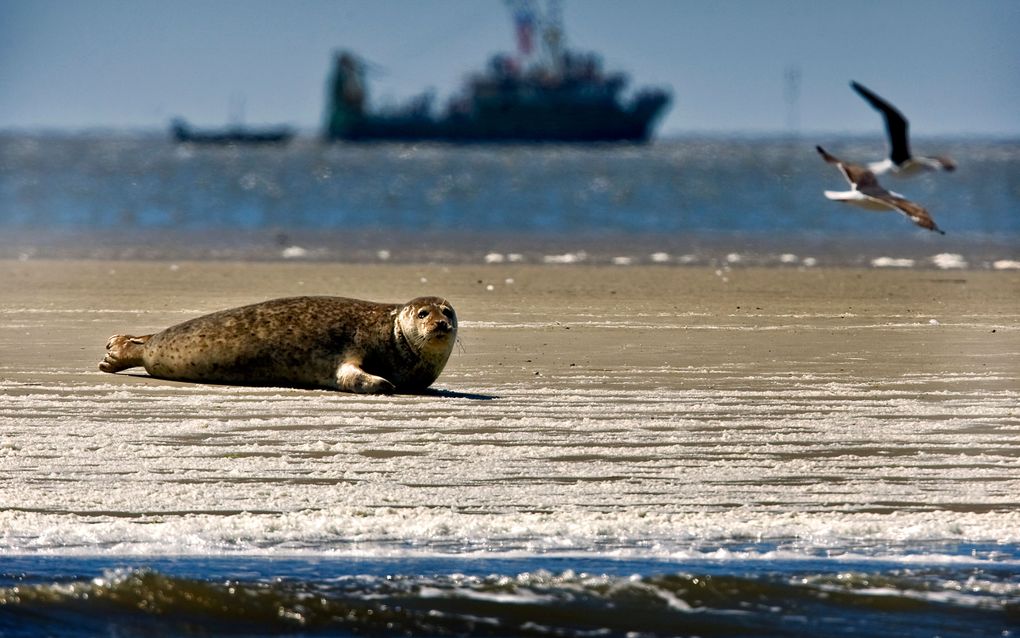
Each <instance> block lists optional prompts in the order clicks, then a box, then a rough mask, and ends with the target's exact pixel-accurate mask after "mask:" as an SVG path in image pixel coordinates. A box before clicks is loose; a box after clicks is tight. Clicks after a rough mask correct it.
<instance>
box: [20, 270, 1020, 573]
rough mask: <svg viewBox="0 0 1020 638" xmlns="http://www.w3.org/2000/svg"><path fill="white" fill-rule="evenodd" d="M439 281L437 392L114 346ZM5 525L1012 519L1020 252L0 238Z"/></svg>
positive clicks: (895, 531) (851, 528) (211, 534)
mask: <svg viewBox="0 0 1020 638" xmlns="http://www.w3.org/2000/svg"><path fill="white" fill-rule="evenodd" d="M304 294H328V295H339V296H349V297H357V298H365V299H372V300H375V301H391V302H392V301H406V300H408V299H410V298H412V297H415V296H418V295H422V294H436V295H441V296H445V297H447V298H448V299H449V300H450V301H451V303H452V304H453V305H454V307H455V308H456V310H457V313H458V316H459V318H460V335H459V341H460V345H459V346H458V347H457V348H456V349H455V351H454V354H453V356H452V357H451V360H450V362H449V364H448V365H447V367H446V370H445V371H444V373H443V374H442V375H441V376H440V378H439V380H438V381H437V382H436V384H435V385H434V389H435V390H436V391H437V392H435V393H433V394H430V395H426V396H392V397H364V396H355V395H346V394H341V393H331V392H325V391H302V390H289V389H277V388H240V387H226V386H212V385H196V384H186V383H175V382H168V381H162V380H157V379H152V378H149V377H147V376H145V373H144V371H143V370H142V369H140V368H138V369H135V370H133V371H129V372H130V374H119V375H109V374H104V373H101V372H99V370H98V368H97V365H98V363H99V361H100V360H101V358H102V356H103V351H104V348H103V346H104V345H105V343H106V339H107V338H108V337H109V336H110V335H111V334H114V333H124V332H128V333H133V334H144V333H147V332H152V331H157V330H160V329H162V328H164V327H166V326H169V325H171V324H174V323H177V322H179V321H183V320H185V319H188V318H191V317H194V316H197V315H199V314H204V313H206V312H211V311H214V310H219V309H223V308H228V307H232V306H237V305H241V304H246V303H252V302H257V301H261V300H264V299H269V298H273V297H280V296H291V295H304ZM0 426H2V430H0V432H2V433H0V530H3V531H2V533H0V552H3V551H7V552H18V551H64V552H67V551H70V552H74V551H81V552H96V551H100V552H103V551H110V552H124V553H134V552H138V553H142V552H144V553H188V552H220V551H226V552H229V551H274V552H286V551H302V550H312V551H330V550H352V549H355V550H357V549H365V550H366V551H375V550H377V549H378V548H380V547H382V548H385V547H400V548H403V549H406V548H408V547H412V548H420V549H421V550H422V551H454V552H466V551H474V550H484V551H512V550H515V549H519V550H522V551H529V552H534V551H549V552H556V551H563V552H569V551H574V550H577V551H587V552H591V551H607V552H612V551H618V550H619V551H627V552H641V551H646V552H649V553H653V554H655V553H661V554H671V553H676V552H684V551H710V550H712V549H713V548H714V547H716V546H717V544H720V543H730V542H738V541H741V540H749V541H756V542H761V541H765V542H774V543H775V544H776V545H777V547H782V546H787V545H788V546H799V547H810V548H819V547H821V548H824V547H832V548H836V549H837V550H838V551H851V550H852V549H854V548H860V547H864V548H866V547H877V546H882V545H889V544H896V543H912V542H914V543H916V542H936V541H948V542H961V543H968V542H974V543H980V542H995V541H1004V542H1005V541H1008V542H1014V543H1015V542H1018V541H1020V496H1018V495H1020V273H1016V272H991V271H979V272H975V271H965V270H960V271H956V270H953V271H936V270H906V271H900V270H896V271H889V270H867V269H835V268H831V269H830V268H824V269H810V268H807V269H804V268H794V267H791V268H742V267H734V268H732V269H729V268H727V269H722V270H716V269H712V268H701V267H675V266H668V267H656V266H640V267H637V266H632V267H612V266H603V267H593V266H581V265H569V266H550V265H544V266H535V265H523V264H498V265H478V266H468V265H456V266H444V265H419V266H412V265H351V264H343V265H341V264H330V263H290V262H275V263H271V262H254V263H242V262H216V261H204V262H178V263H173V262H152V261H89V260H84V261H78V260H66V261H60V260H55V261H34V260H29V261H3V262H0Z"/></svg>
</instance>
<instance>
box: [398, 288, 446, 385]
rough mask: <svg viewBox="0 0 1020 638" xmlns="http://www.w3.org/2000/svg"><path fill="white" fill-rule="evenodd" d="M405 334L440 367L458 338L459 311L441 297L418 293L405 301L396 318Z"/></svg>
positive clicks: (425, 356)
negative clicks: (417, 295) (422, 295)
mask: <svg viewBox="0 0 1020 638" xmlns="http://www.w3.org/2000/svg"><path fill="white" fill-rule="evenodd" d="M395 324H396V325H395V326H394V328H395V330H394V332H396V335H397V338H398V339H399V338H402V339H403V340H404V341H405V342H406V343H407V345H408V346H410V347H411V349H412V350H414V351H415V352H416V353H417V354H418V355H419V356H420V357H421V358H423V359H427V360H429V361H431V362H432V363H433V364H434V365H438V366H439V367H440V368H442V366H444V365H445V364H446V360H447V359H449V358H450V352H452V351H453V344H454V342H455V341H456V340H457V313H456V312H454V311H453V306H451V305H450V304H449V302H448V301H446V300H445V299H442V298H441V297H418V298H417V299H412V300H411V301H409V302H407V303H406V304H404V307H403V308H401V309H400V311H399V313H398V314H397V320H396V322H395Z"/></svg>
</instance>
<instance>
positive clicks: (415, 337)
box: [99, 297, 457, 394]
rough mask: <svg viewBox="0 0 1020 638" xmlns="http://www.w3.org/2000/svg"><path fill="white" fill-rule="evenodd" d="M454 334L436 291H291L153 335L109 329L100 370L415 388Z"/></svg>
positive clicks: (368, 389) (348, 388)
mask: <svg viewBox="0 0 1020 638" xmlns="http://www.w3.org/2000/svg"><path fill="white" fill-rule="evenodd" d="M456 338H457V314H456V313H455V312H454V310H453V307H452V306H451V305H450V304H449V303H448V302H447V301H446V300H445V299H441V298H439V297H418V298H417V299H412V300H411V301H409V302H407V303H406V304H385V303H375V302H372V301H361V300H358V299H346V298H343V297H289V298H285V299H273V300H270V301H265V302H262V303H257V304H252V305H250V306H242V307H240V308H232V309H230V310H223V311H220V312H214V313H212V314H209V315H204V316H202V317H197V318H195V319H191V320H190V321H185V322H184V323H179V324H177V325H174V326H170V327H169V328H167V329H166V330H163V331H162V332H157V333H155V334H151V335H144V336H141V337H135V336H132V335H114V336H112V337H110V340H109V342H108V343H107V344H106V357H105V358H104V359H103V361H102V363H100V364H99V369H100V370H102V371H103V372H110V373H114V372H119V371H121V370H125V369H127V368H132V367H134V366H144V367H145V370H146V371H147V372H148V373H149V374H150V375H152V376H154V377H157V378H160V379H170V380H174V381H197V382H202V383H224V384H233V385H256V386H286V387H297V388H327V389H330V390H343V391H345V392H360V393H365V394H384V393H391V392H420V391H422V390H424V389H425V388H427V387H428V386H429V385H431V384H432V382H433V381H435V380H436V378H437V377H438V376H439V373H440V372H442V370H443V366H445V365H446V361H447V359H449V358H450V352H451V351H452V350H453V344H454V341H455V340H456Z"/></svg>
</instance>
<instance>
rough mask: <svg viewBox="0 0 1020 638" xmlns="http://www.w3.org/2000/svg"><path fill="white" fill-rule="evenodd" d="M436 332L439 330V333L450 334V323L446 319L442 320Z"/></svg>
mask: <svg viewBox="0 0 1020 638" xmlns="http://www.w3.org/2000/svg"><path fill="white" fill-rule="evenodd" d="M436 330H438V331H439V332H449V331H450V322H449V321H447V320H446V319H440V320H439V321H437V322H436Z"/></svg>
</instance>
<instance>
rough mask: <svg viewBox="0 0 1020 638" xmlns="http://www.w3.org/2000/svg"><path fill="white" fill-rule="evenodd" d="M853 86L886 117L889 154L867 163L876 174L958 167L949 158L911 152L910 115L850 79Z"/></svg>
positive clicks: (913, 172) (902, 173)
mask: <svg viewBox="0 0 1020 638" xmlns="http://www.w3.org/2000/svg"><path fill="white" fill-rule="evenodd" d="M850 86H851V87H853V89H854V91H857V93H858V94H859V95H860V96H861V97H863V98H864V99H865V100H867V101H868V103H869V104H871V106H872V107H873V108H874V109H875V110H877V111H879V112H881V113H882V117H884V118H885V131H886V134H887V135H888V137H889V157H887V158H885V159H884V160H882V161H880V162H872V163H870V164H868V168H869V169H871V172H873V173H875V174H876V175H881V174H882V173H886V172H892V173H893V174H899V175H903V176H907V175H913V174H915V173H918V172H920V171H924V170H943V171H952V170H956V164H955V163H954V162H953V160H951V159H949V158H948V157H944V156H936V157H921V156H914V155H911V154H910V140H909V138H908V134H907V128H908V126H909V125H908V124H907V118H905V117H903V114H902V113H900V112H899V111H898V110H897V109H896V107H895V106H893V105H892V104H889V103H888V102H886V101H885V100H883V99H882V98H880V97H879V96H877V95H875V94H874V93H872V92H871V91H870V90H869V89H868V88H867V87H865V86H863V85H861V84H858V83H857V82H850Z"/></svg>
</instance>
